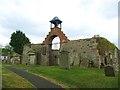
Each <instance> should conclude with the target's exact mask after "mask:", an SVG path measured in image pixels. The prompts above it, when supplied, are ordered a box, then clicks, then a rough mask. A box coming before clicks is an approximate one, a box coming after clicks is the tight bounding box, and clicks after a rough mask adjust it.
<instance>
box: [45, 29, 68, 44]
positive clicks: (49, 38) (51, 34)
mask: <svg viewBox="0 0 120 90" xmlns="http://www.w3.org/2000/svg"><path fill="white" fill-rule="evenodd" d="M57 36H58V37H59V38H60V44H62V43H66V42H67V41H68V38H67V37H66V36H65V34H64V33H63V31H61V28H58V27H55V28H51V31H50V32H49V34H48V35H47V37H46V38H45V40H44V41H43V44H45V45H51V44H52V41H53V39H54V38H55V37H57Z"/></svg>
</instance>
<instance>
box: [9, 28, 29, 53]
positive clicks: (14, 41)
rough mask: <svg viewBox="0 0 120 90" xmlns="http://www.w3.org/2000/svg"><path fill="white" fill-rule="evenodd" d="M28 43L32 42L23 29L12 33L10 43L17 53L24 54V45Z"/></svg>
mask: <svg viewBox="0 0 120 90" xmlns="http://www.w3.org/2000/svg"><path fill="white" fill-rule="evenodd" d="M27 43H30V41H29V39H28V38H27V37H26V35H25V34H24V33H23V32H22V31H20V30H17V31H16V32H13V33H12V34H11V40H10V43H9V44H10V45H11V46H12V47H13V50H14V51H15V52H16V53H18V54H20V55H22V53H23V47H24V45H25V44H27Z"/></svg>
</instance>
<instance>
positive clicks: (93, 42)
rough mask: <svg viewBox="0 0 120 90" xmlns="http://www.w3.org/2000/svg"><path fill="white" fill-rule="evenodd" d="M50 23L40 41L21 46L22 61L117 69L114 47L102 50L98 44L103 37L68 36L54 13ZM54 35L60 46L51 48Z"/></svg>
mask: <svg viewBox="0 0 120 90" xmlns="http://www.w3.org/2000/svg"><path fill="white" fill-rule="evenodd" d="M50 23H51V27H50V32H49V33H48V35H47V36H46V38H45V40H44V41H43V42H42V43H41V44H26V45H25V46H24V50H23V57H22V64H37V65H49V66H52V65H58V66H60V67H61V68H66V69H69V68H70V67H71V66H79V67H97V68H102V67H104V66H106V65H112V66H113V67H114V68H115V69H116V70H118V48H117V47H113V48H112V49H110V48H109V49H106V50H104V52H103V50H102V49H101V48H99V47H100V45H102V42H100V40H101V39H103V38H102V37H100V36H99V35H94V36H93V37H91V38H86V39H79V40H69V39H68V38H67V36H66V35H65V34H64V33H63V31H62V30H61V27H62V26H61V23H62V21H61V20H60V19H59V18H58V17H54V18H53V19H52V20H51V21H50ZM53 25H54V26H53ZM55 37H59V39H60V49H59V50H52V41H53V39H54V38H55ZM103 47H105V46H103ZM106 47H107V46H106ZM101 52H102V54H101Z"/></svg>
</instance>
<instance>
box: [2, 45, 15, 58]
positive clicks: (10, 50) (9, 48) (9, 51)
mask: <svg viewBox="0 0 120 90" xmlns="http://www.w3.org/2000/svg"><path fill="white" fill-rule="evenodd" d="M2 53H6V54H9V55H10V57H12V55H13V53H14V51H13V48H12V46H10V45H6V46H5V47H4V48H2Z"/></svg>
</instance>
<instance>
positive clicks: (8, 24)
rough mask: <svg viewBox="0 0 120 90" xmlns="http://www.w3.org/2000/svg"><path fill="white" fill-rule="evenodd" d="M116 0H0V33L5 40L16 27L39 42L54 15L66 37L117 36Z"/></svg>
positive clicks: (108, 37)
mask: <svg viewBox="0 0 120 90" xmlns="http://www.w3.org/2000/svg"><path fill="white" fill-rule="evenodd" d="M117 8H118V0H75V1H73V0H58V1H56V0H42V1H41V0H0V12H1V14H0V36H1V38H3V39H4V42H3V41H0V42H2V44H6V43H8V42H9V39H10V35H11V33H12V32H14V31H15V30H16V29H20V30H22V31H23V32H24V33H25V34H26V36H28V38H30V41H31V42H32V43H42V41H43V40H44V38H45V37H46V35H47V34H48V32H49V31H50V23H49V21H50V20H51V19H52V18H53V17H54V16H58V17H59V18H60V19H61V20H62V21H63V24H62V31H63V32H64V33H65V34H66V36H68V38H69V39H80V38H87V37H92V36H93V35H94V34H99V35H100V36H104V37H106V38H107V39H108V40H110V41H111V42H114V43H115V44H116V45H118V43H117V39H118V24H117V23H118V17H117V15H118V9H117Z"/></svg>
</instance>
